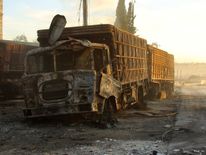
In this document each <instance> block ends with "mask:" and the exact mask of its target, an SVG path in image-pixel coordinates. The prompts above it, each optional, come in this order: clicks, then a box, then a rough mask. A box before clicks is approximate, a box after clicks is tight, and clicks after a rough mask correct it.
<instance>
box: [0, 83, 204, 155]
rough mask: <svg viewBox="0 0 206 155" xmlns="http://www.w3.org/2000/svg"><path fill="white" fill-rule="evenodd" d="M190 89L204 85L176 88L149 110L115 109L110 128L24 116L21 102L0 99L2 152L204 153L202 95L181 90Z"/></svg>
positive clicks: (77, 154)
mask: <svg viewBox="0 0 206 155" xmlns="http://www.w3.org/2000/svg"><path fill="white" fill-rule="evenodd" d="M188 89H191V92H197V90H198V91H200V89H202V92H204V90H206V89H205V88H202V87H195V88H187V87H184V88H178V89H177V90H176V92H178V95H177V96H175V98H173V99H168V100H162V101H159V100H157V101H147V103H148V107H149V109H148V110H147V111H138V110H134V109H128V110H126V111H122V112H120V113H118V114H117V117H118V123H117V124H116V127H114V128H109V129H100V128H98V127H97V124H95V123H94V122H91V121H88V120H85V119H83V118H82V117H78V116H64V117H58V118H50V119H43V120H42V119H41V120H35V121H28V120H25V119H24V117H23V113H22V111H21V106H22V104H23V101H21V100H15V101H7V102H1V103H0V154H2V155H7V154H9V155H10V154H11V155H13V154H23V155H24V154H25V155H27V154H34V155H35V154H42V155H113V154H114V155H120V154H123V155H150V154H158V155H166V154H171V155H173V154H174V155H175V154H186V155H190V154H192V155H193V154H195V155H196V154H197V155H205V154H206V134H205V133H206V123H205V118H206V94H204V93H201V94H195V93H191V94H188V92H187V93H186V94H185V93H184V92H185V90H187V91H188ZM187 94H188V95H187ZM175 113H177V115H175ZM72 120H75V121H72Z"/></svg>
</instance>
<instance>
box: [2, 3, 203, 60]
mask: <svg viewBox="0 0 206 155" xmlns="http://www.w3.org/2000/svg"><path fill="white" fill-rule="evenodd" d="M88 1H89V12H90V16H89V23H90V24H105V23H110V24H113V23H114V20H115V10H116V6H117V2H118V0H88ZM126 2H127V4H128V2H129V0H126ZM79 3H80V0H73V1H71V0H18V1H17V0H4V39H14V38H15V37H16V36H17V35H20V34H24V35H26V36H27V38H28V40H29V41H34V40H36V38H37V35H36V31H37V30H38V29H45V28H48V27H49V24H50V22H51V20H52V17H53V16H54V15H55V14H63V15H65V16H66V18H67V22H68V24H67V26H75V25H79V23H78V16H79V15H78V14H79ZM135 11H136V15H137V17H136V22H135V26H136V27H137V28H138V32H137V34H138V35H140V36H141V37H143V38H145V39H147V40H148V42H149V43H152V42H156V43H158V44H159V45H160V48H162V49H164V50H166V51H168V52H169V53H172V54H174V55H175V60H176V61H177V62H206V45H205V42H204V41H205V40H206V39H205V37H206V0H136V4H135ZM80 24H81V23H80Z"/></svg>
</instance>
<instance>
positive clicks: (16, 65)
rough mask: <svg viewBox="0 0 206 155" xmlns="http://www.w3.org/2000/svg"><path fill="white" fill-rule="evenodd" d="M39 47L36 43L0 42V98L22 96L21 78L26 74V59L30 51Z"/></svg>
mask: <svg viewBox="0 0 206 155" xmlns="http://www.w3.org/2000/svg"><path fill="white" fill-rule="evenodd" d="M35 47H37V45H36V44H34V43H29V42H17V41H10V40H0V98H1V99H10V98H13V97H15V96H16V95H20V94H21V95H22V90H21V76H22V75H23V73H24V58H25V55H26V52H28V50H30V49H33V48H35Z"/></svg>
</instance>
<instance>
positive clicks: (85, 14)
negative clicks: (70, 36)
mask: <svg viewBox="0 0 206 155" xmlns="http://www.w3.org/2000/svg"><path fill="white" fill-rule="evenodd" d="M87 25H88V5H87V0H83V26H87Z"/></svg>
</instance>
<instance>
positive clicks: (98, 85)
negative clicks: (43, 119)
mask: <svg viewBox="0 0 206 155" xmlns="http://www.w3.org/2000/svg"><path fill="white" fill-rule="evenodd" d="M109 54H110V53H109V48H108V46H107V45H105V44H98V43H91V42H89V41H82V40H77V39H73V38H69V39H67V40H61V41H57V42H56V43H55V44H54V45H51V46H47V47H39V48H36V49H33V50H31V51H29V52H28V53H27V55H26V58H25V63H24V64H25V73H24V76H23V90H24V96H25V105H26V106H25V108H24V109H23V111H24V115H25V116H26V117H39V116H48V115H60V114H68V113H84V112H100V113H101V112H103V109H104V104H105V102H106V101H107V100H108V99H112V101H113V104H114V105H113V107H115V106H116V105H115V104H116V103H115V101H116V99H117V98H118V97H119V96H120V93H121V84H120V82H118V81H117V80H115V79H114V78H113V76H112V66H111V64H112V63H111V60H110V57H109Z"/></svg>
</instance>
